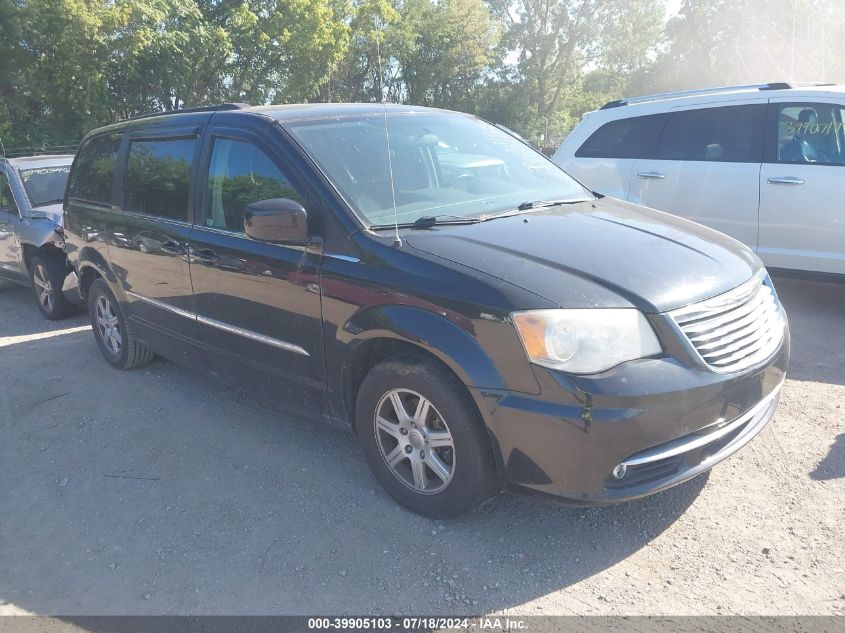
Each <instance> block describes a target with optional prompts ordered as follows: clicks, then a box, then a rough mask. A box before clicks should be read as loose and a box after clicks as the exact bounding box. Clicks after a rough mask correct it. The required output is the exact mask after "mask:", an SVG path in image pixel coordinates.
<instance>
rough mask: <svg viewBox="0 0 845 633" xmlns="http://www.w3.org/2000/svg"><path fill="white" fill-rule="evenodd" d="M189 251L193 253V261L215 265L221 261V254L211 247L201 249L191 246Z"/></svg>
mask: <svg viewBox="0 0 845 633" xmlns="http://www.w3.org/2000/svg"><path fill="white" fill-rule="evenodd" d="M188 252H189V253H190V255H191V261H196V262H199V263H200V264H206V265H208V266H214V265H215V264H217V263H218V262H219V261H220V256H219V255H218V254H217V253H215V252H214V251H213V250H211V249H210V248H201V249H199V250H195V249H193V248H191V249H189V250H188Z"/></svg>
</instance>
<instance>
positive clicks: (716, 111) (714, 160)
mask: <svg viewBox="0 0 845 633" xmlns="http://www.w3.org/2000/svg"><path fill="white" fill-rule="evenodd" d="M554 161H555V162H556V163H557V164H558V165H560V166H561V167H563V168H564V169H565V170H566V171H567V172H569V173H570V174H572V175H573V176H575V177H576V178H578V179H579V180H581V181H582V182H583V183H584V184H585V185H587V186H589V187H590V188H591V189H593V190H594V191H596V192H597V193H601V194H604V195H608V196H613V197H616V198H621V199H623V200H630V201H631V202H636V203H638V204H642V205H645V206H649V207H653V208H655V209H660V210H663V211H668V212H670V213H674V214H676V215H680V216H683V217H685V218H689V219H690V220H694V221H696V222H701V223H702V224H706V225H708V226H711V227H713V228H715V229H718V230H719V231H722V232H724V233H727V234H728V235H731V236H733V237H735V238H736V239H738V240H740V241H741V242H745V243H746V244H748V245H749V246H751V247H752V248H754V249H755V250H756V251H757V253H758V254H759V255H760V257H761V258H762V259H763V261H764V262H765V263H766V265H767V266H769V267H772V268H784V269H793V270H804V271H813V272H823V273H838V274H845V86H834V85H818V86H813V87H801V88H797V87H792V86H790V85H789V84H780V83H779V84H762V85H754V86H733V87H725V88H713V89H709V90H690V91H686V92H676V93H667V94H659V95H653V96H648V97H638V98H635V99H622V100H620V101H611V102H610V103H608V104H606V105H604V106H603V107H602V108H601V109H600V110H596V111H595V112H588V113H587V114H585V115H584V118H583V120H582V121H581V123H580V124H579V125H578V126H577V127H576V128H575V129H574V130H573V131H572V133H571V134H570V135H569V136H568V137H567V138H566V140H565V141H564V142H563V144H562V145H561V146H560V148H559V149H558V151H557V152H556V153H555V155H554Z"/></svg>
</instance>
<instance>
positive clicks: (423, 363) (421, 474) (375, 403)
mask: <svg viewBox="0 0 845 633" xmlns="http://www.w3.org/2000/svg"><path fill="white" fill-rule="evenodd" d="M356 426H357V430H358V437H359V439H360V442H361V446H362V448H363V451H364V455H365V456H366V458H367V462H368V463H369V465H370V468H371V469H372V471H373V474H374V475H375V477H376V479H378V481H379V483H380V484H381V485H382V486H383V487H384V488H385V490H387V492H389V493H390V495H391V496H392V497H393V498H394V499H396V500H397V501H398V502H399V503H400V504H402V505H403V506H405V507H406V508H408V509H409V510H413V511H414V512H417V513H419V514H422V515H425V516H429V517H434V518H448V517H452V516H455V515H457V514H460V513H462V512H466V511H467V510H470V509H472V508H474V507H476V506H477V505H479V504H480V503H481V502H482V501H484V500H485V499H486V498H487V497H488V496H490V495H491V494H492V492H493V486H494V481H495V479H494V469H493V456H492V451H491V449H490V443H489V440H488V438H487V435H486V431H485V429H484V426H483V423H482V421H481V420H480V418H479V415H478V412H477V410H476V409H475V406H474V405H473V403H472V401H471V400H470V398H469V395H468V394H467V393H466V389H465V388H464V386H463V385H462V384H461V383H460V382H459V381H458V380H457V379H456V378H455V377H454V376H453V375H452V374H450V373H449V372H448V371H446V370H445V369H444V368H443V367H441V366H440V365H439V364H438V363H436V362H435V361H433V360H429V359H426V358H421V357H413V356H402V357H394V358H391V359H388V360H385V361H383V362H381V363H379V364H378V365H376V366H375V367H373V368H372V369H371V370H370V372H369V373H368V374H367V376H366V377H365V378H364V380H363V382H362V383H361V387H360V389H359V391H358V398H357V403H356Z"/></svg>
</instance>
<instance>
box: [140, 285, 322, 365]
mask: <svg viewBox="0 0 845 633" xmlns="http://www.w3.org/2000/svg"><path fill="white" fill-rule="evenodd" d="M126 294H127V295H128V296H130V297H132V298H133V299H137V300H138V301H143V302H145V303H149V304H150V305H154V306H155V307H157V308H161V309H162V310H167V311H168V312H172V313H174V314H178V315H179V316H181V317H185V318H186V319H195V320H197V321H199V322H200V323H202V324H203V325H208V326H211V327H215V328H217V329H219V330H223V331H224V332H229V333H230V334H236V335H238V336H243V337H244V338H248V339H250V340H253V341H258V342H259V343H264V344H265V345H270V346H271V347H276V348H278V349H283V350H285V351H287V352H293V353H294V354H300V355H301V356H311V354H309V353H308V351H307V350H306V349H304V348H302V347H300V346H299V345H295V344H294V343H288V342H287V341H282V340H281V339H277V338H273V337H271V336H266V335H264V334H259V333H258V332H253V331H252V330H245V329H244V328H240V327H237V326H235V325H230V324H229V323H224V322H223V321H218V320H217V319H211V318H209V317H205V316H202V315H200V314H194V313H192V312H188V311H187V310H183V309H182V308H177V307H176V306H172V305H170V304H167V303H164V302H163V301H159V300H157V299H151V298H149V297H145V296H143V295H139V294H138V293H137V292H131V291H129V290H127V291H126Z"/></svg>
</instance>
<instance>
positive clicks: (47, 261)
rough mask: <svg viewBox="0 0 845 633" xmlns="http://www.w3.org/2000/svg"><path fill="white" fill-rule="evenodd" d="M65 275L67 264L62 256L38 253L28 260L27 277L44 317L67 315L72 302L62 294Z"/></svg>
mask: <svg viewBox="0 0 845 633" xmlns="http://www.w3.org/2000/svg"><path fill="white" fill-rule="evenodd" d="M65 277H67V265H66V263H65V261H64V259H63V258H61V257H56V256H52V255H49V254H47V253H44V254H39V255H36V256H35V257H33V258H32V259H31V260H30V262H29V279H30V281H31V282H32V289H33V291H34V293H35V302H36V303H37V304H38V309H39V310H40V311H41V314H43V315H44V318H46V319H48V320H50V321H58V320H59V319H62V318H64V317H66V316H67V315H69V314H70V313H71V311H72V310H73V304H72V303H71V302H70V301H68V300H67V299H66V298H65V296H64V294H62V286H64V283H65Z"/></svg>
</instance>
